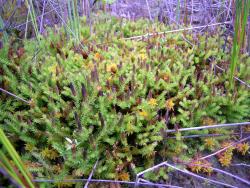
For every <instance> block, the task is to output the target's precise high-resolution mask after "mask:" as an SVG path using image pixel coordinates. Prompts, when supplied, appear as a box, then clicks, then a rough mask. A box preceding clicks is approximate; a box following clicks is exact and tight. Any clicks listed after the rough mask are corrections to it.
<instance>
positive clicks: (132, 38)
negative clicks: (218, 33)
mask: <svg viewBox="0 0 250 188" xmlns="http://www.w3.org/2000/svg"><path fill="white" fill-rule="evenodd" d="M225 24H231V22H228V21H227V22H220V23H214V24H209V25H203V26H196V27H188V28H182V29H175V30H170V31H162V32H157V33H147V34H144V35H138V36H133V37H129V38H124V40H135V39H142V38H147V37H153V36H158V35H165V34H168V33H177V32H183V31H190V30H195V29H202V28H206V27H213V26H218V25H225Z"/></svg>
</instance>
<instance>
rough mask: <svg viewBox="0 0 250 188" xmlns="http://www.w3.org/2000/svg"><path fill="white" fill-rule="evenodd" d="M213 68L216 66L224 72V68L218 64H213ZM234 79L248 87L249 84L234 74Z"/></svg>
mask: <svg viewBox="0 0 250 188" xmlns="http://www.w3.org/2000/svg"><path fill="white" fill-rule="evenodd" d="M215 68H218V69H219V70H221V71H223V72H225V69H223V68H221V67H219V66H218V65H215ZM234 79H235V80H237V81H238V82H240V83H241V84H243V85H245V86H246V87H247V88H250V85H249V84H248V83H246V82H244V81H243V80H241V79H239V78H238V77H236V76H234Z"/></svg>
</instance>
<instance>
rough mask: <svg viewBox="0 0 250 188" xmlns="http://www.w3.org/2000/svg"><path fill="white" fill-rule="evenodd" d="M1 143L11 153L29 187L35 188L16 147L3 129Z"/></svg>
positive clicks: (0, 132)
mask: <svg viewBox="0 0 250 188" xmlns="http://www.w3.org/2000/svg"><path fill="white" fill-rule="evenodd" d="M0 141H1V143H2V144H3V146H4V147H5V149H6V150H7V152H8V153H9V155H10V156H11V158H12V159H13V162H14V163H15V165H16V166H17V167H18V169H19V170H20V172H21V173H22V175H23V176H24V178H25V180H26V181H27V183H28V185H29V186H30V187H31V188H34V187H35V186H34V184H33V183H32V180H31V175H30V174H29V172H28V171H27V170H26V168H25V166H24V164H23V162H22V160H21V159H20V157H19V155H18V153H17V152H16V150H15V149H14V147H13V146H12V144H11V143H10V141H9V139H8V138H7V137H6V135H5V134H4V132H3V130H2V129H0Z"/></svg>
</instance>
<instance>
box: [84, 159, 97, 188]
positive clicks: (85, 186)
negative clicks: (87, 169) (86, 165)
mask: <svg viewBox="0 0 250 188" xmlns="http://www.w3.org/2000/svg"><path fill="white" fill-rule="evenodd" d="M98 161H99V160H97V161H96V162H95V165H94V167H93V169H92V171H91V173H90V175H89V178H88V180H87V182H86V184H85V185H84V188H88V185H89V182H90V180H91V178H92V176H93V174H94V171H95V169H96V166H97V164H98Z"/></svg>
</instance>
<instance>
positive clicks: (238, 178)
mask: <svg viewBox="0 0 250 188" xmlns="http://www.w3.org/2000/svg"><path fill="white" fill-rule="evenodd" d="M189 166H200V167H206V168H210V169H211V170H213V171H215V172H220V173H222V174H225V175H228V176H231V177H232V178H234V179H236V180H239V181H241V182H243V183H245V184H248V185H250V182H249V181H247V180H245V179H242V178H241V177H239V176H236V175H234V174H232V173H229V172H227V171H224V170H221V169H219V168H215V167H212V166H208V165H202V164H189Z"/></svg>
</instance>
